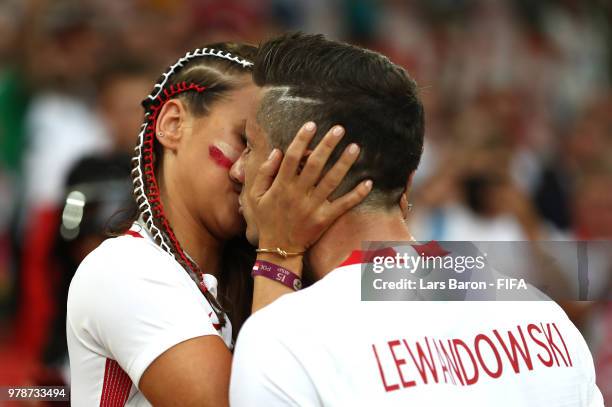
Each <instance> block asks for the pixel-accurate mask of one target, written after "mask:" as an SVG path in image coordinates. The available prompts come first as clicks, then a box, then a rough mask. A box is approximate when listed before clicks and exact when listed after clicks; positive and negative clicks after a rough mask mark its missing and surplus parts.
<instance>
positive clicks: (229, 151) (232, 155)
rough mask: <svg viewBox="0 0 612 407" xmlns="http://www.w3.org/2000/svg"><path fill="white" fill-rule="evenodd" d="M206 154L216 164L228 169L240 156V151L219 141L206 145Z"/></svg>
mask: <svg viewBox="0 0 612 407" xmlns="http://www.w3.org/2000/svg"><path fill="white" fill-rule="evenodd" d="M208 155H210V158H212V160H213V162H214V163H216V164H217V165H218V166H220V167H222V168H225V169H226V170H229V169H230V168H232V165H233V164H234V162H236V160H238V158H239V157H240V153H239V152H238V151H236V149H235V148H234V147H232V146H230V145H229V144H227V143H223V142H219V143H215V145H212V146H210V147H208Z"/></svg>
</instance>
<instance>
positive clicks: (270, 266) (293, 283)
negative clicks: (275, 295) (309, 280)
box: [251, 260, 302, 291]
mask: <svg viewBox="0 0 612 407" xmlns="http://www.w3.org/2000/svg"><path fill="white" fill-rule="evenodd" d="M251 276H253V277H255V276H262V277H266V278H269V279H271V280H274V281H278V282H279V283H281V284H283V285H284V286H287V287H289V288H291V289H292V290H294V291H297V290H299V289H301V288H302V280H301V279H300V277H299V276H298V275H297V274H295V273H293V272H291V271H289V270H287V269H286V268H284V267H281V266H278V265H276V264H274V263H270V262H267V261H263V260H257V261H256V262H255V264H254V265H253V271H252V272H251Z"/></svg>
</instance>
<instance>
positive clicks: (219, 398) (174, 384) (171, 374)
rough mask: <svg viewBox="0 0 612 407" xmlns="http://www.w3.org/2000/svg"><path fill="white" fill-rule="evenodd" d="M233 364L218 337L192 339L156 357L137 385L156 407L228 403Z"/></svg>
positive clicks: (215, 405)
mask: <svg viewBox="0 0 612 407" xmlns="http://www.w3.org/2000/svg"><path fill="white" fill-rule="evenodd" d="M231 363H232V355H231V353H230V351H229V349H228V348H227V346H226V345H225V343H224V342H223V340H222V339H221V338H220V337H219V336H216V335H208V336H201V337H198V338H193V339H189V340H187V341H185V342H181V343H179V344H177V345H175V346H173V347H172V348H170V349H168V350H167V351H165V352H164V353H162V354H161V355H160V356H159V357H158V358H157V359H155V360H154V361H153V363H151V364H150V365H149V367H148V368H147V369H146V370H145V372H144V373H143V375H142V377H141V378H140V383H139V386H138V387H139V389H140V391H142V393H143V394H144V395H145V397H146V398H147V400H149V402H151V404H152V405H154V406H200V407H206V406H214V407H217V406H220V407H222V406H227V405H228V404H229V401H228V389H229V377H230V366H231Z"/></svg>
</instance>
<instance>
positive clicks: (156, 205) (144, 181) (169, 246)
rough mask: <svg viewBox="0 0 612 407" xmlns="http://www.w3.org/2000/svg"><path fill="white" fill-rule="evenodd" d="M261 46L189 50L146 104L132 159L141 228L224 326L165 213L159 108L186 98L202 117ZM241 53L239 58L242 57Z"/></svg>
mask: <svg viewBox="0 0 612 407" xmlns="http://www.w3.org/2000/svg"><path fill="white" fill-rule="evenodd" d="M255 52H256V48H255V47H253V46H249V45H240V44H234V43H222V44H213V45H211V46H209V47H207V48H200V49H196V50H193V51H191V52H188V53H187V54H185V56H183V57H182V58H180V59H179V60H178V61H177V62H176V63H175V64H174V65H172V66H170V68H168V70H167V71H166V72H165V73H163V74H162V76H161V77H160V79H159V80H158V82H157V83H156V84H155V86H154V88H153V91H152V92H151V94H150V95H149V96H148V97H147V98H146V99H145V100H144V101H143V102H142V105H143V107H144V109H145V115H144V123H143V124H142V128H141V131H140V134H139V136H138V145H137V146H136V148H135V155H134V157H133V159H132V167H133V169H132V181H133V184H134V199H135V200H136V205H137V210H138V214H139V215H140V218H141V219H142V221H143V222H144V224H143V225H142V226H144V228H145V229H146V230H147V231H148V232H149V233H150V234H151V236H152V237H153V240H154V241H155V243H156V244H157V245H158V246H159V247H161V248H162V249H163V250H164V251H166V252H167V253H169V254H170V255H171V256H172V257H174V259H175V260H176V261H177V262H178V263H179V264H180V265H181V266H182V267H183V268H184V269H185V270H186V271H187V272H188V273H189V274H190V276H191V277H192V278H195V279H197V282H198V287H199V288H200V290H201V291H202V294H203V295H204V296H205V297H206V299H207V300H208V302H209V303H210V305H211V306H212V308H213V310H214V311H215V313H216V314H217V316H218V319H219V323H220V324H221V326H223V325H225V315H224V312H223V309H222V307H221V306H220V304H219V302H218V301H217V299H216V298H215V297H214V296H213V295H212V294H211V293H210V292H209V291H208V289H207V287H206V286H205V284H204V281H203V279H202V274H203V272H202V270H200V268H199V267H198V265H197V264H195V262H194V261H193V260H192V259H191V258H189V256H188V255H187V254H186V253H185V251H184V250H183V248H182V247H181V244H180V243H179V241H178V239H177V238H176V236H175V234H174V232H173V230H172V226H171V225H170V223H169V222H168V219H167V218H166V216H165V213H164V208H163V204H162V202H161V197H160V191H159V187H158V184H157V177H156V169H157V168H156V166H157V161H158V160H159V158H160V157H161V153H162V147H161V146H160V145H159V143H156V142H155V130H156V126H157V119H158V116H159V112H160V110H161V108H162V106H163V105H164V103H166V102H167V101H168V100H170V99H172V98H181V99H182V100H184V102H185V103H186V105H187V107H188V109H189V110H190V111H191V113H192V114H194V115H198V116H202V115H204V114H206V113H207V112H208V110H209V109H210V105H211V103H213V102H214V101H215V100H218V99H219V98H220V97H221V95H222V94H223V93H225V92H228V91H230V90H232V89H234V88H236V86H237V85H238V83H239V81H238V77H239V76H240V75H244V74H247V73H249V72H250V70H251V67H252V65H253V63H252V62H250V61H249V60H248V59H246V58H251V57H252V56H253V55H254V54H255ZM238 55H240V56H238Z"/></svg>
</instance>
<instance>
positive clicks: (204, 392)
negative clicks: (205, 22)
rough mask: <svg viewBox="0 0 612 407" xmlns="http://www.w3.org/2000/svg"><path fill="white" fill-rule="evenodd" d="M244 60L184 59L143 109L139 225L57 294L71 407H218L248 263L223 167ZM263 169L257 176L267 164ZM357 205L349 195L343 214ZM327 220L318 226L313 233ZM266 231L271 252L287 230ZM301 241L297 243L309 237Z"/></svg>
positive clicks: (232, 187) (237, 123)
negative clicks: (64, 304) (62, 310)
mask: <svg viewBox="0 0 612 407" xmlns="http://www.w3.org/2000/svg"><path fill="white" fill-rule="evenodd" d="M255 52H256V49H255V48H254V47H250V46H246V45H237V44H214V45H211V46H209V47H208V48H203V49H199V50H196V51H193V52H190V53H188V54H186V55H185V57H183V58H181V59H180V60H179V61H178V62H177V63H176V64H174V65H173V66H172V67H170V69H169V70H168V71H167V72H166V73H164V74H163V75H162V77H161V78H160V81H159V82H158V83H157V84H156V85H155V88H154V90H153V93H152V94H151V95H150V96H149V97H148V98H147V99H146V100H145V102H143V105H144V107H145V123H144V124H143V129H142V132H141V134H140V136H139V143H138V146H137V148H136V156H135V157H134V169H133V174H132V175H133V180H134V187H135V189H134V193H135V198H136V201H137V204H138V209H139V217H138V219H137V221H136V222H135V223H134V224H133V225H132V227H131V228H130V229H129V230H128V231H127V232H126V234H125V235H123V236H120V237H116V238H113V239H108V240H106V241H105V242H104V243H103V244H101V245H100V246H99V247H98V248H97V249H96V250H94V251H93V252H92V253H91V254H90V255H89V256H88V257H87V258H86V259H85V260H84V261H83V263H82V264H81V266H80V267H79V269H78V270H77V272H76V274H75V277H74V279H73V280H72V283H71V287H70V293H69V297H68V312H67V331H68V332H67V335H68V347H69V354H70V362H71V374H72V391H71V399H72V403H73V404H74V405H77V406H78V405H94V404H101V405H124V404H126V403H127V405H134V406H136V405H149V403H152V404H154V405H166V404H169V403H172V404H173V405H191V404H194V405H200V406H202V405H214V406H222V405H226V404H227V393H228V385H229V372H230V365H231V353H230V349H231V347H232V323H235V324H236V325H239V324H240V323H241V322H242V320H243V319H244V318H245V316H246V315H245V314H246V312H248V307H249V305H250V302H251V301H250V294H251V291H250V290H251V287H252V285H250V284H252V283H250V282H249V281H247V280H244V277H245V276H247V278H248V279H250V277H248V273H249V271H250V267H251V265H252V261H253V256H251V257H249V256H248V255H247V256H246V257H245V255H244V254H243V253H244V252H243V251H241V249H242V248H244V246H243V245H241V243H240V242H241V240H239V239H238V240H236V239H235V238H236V237H237V236H240V235H241V234H242V233H243V231H244V221H243V219H242V218H241V216H240V215H239V212H238V208H239V204H238V195H239V193H240V186H239V185H238V184H235V183H233V182H232V180H231V177H230V176H229V169H230V167H231V166H232V164H233V162H234V161H236V160H237V158H238V157H239V155H240V154H241V152H242V150H243V149H244V144H243V139H244V135H243V133H244V128H245V118H246V113H245V112H246V111H248V106H249V103H252V95H253V93H254V91H255V90H256V88H255V86H254V85H253V83H252V81H251V78H250V70H249V68H250V66H251V65H252V64H251V62H249V59H250V58H251V57H252V56H253V55H254V53H255ZM302 131H305V130H302ZM326 137H328V136H326ZM330 139H331V137H330ZM321 144H323V143H321ZM327 145H328V146H329V143H327ZM322 148H323V147H321V149H322ZM318 149H319V147H317V148H316V149H315V151H314V152H313V154H316V153H317V150H318ZM278 156H279V154H276V157H277V158H278V159H280V157H278ZM343 159H346V160H347V162H348V160H349V158H348V157H344V156H343ZM350 159H351V160H354V159H356V157H352V158H350ZM275 160H276V158H275ZM269 161H270V162H268V163H267V164H265V165H266V168H267V170H268V171H273V170H274V166H275V165H276V166H277V167H278V165H279V162H276V163H275V162H273V161H274V160H269ZM351 163H352V161H351ZM320 169H321V168H320V167H319V168H317V169H315V170H317V171H320ZM262 172H263V171H262ZM269 175H270V174H268V176H269ZM262 176H266V175H265V174H263V175H262ZM315 178H316V177H315ZM362 192H363V191H362ZM350 194H352V193H350ZM350 194H348V195H350ZM363 196H364V195H363V194H356V195H354V196H353V198H352V200H350V202H351V205H354V204H357V203H358V202H359V201H360V200H361V199H362V198H363ZM295 199H308V197H306V196H304V197H296V198H295ZM264 201H269V199H268V200H264ZM348 202H349V200H345V201H344V203H343V207H344V208H345V209H348V207H347V206H346V205H347V203H348ZM260 209H261V210H262V211H265V210H266V208H265V207H263V206H262V208H260ZM327 213H330V212H327ZM334 217H335V215H334ZM322 219H323V220H324V221H325V222H321V220H322ZM306 221H307V220H306ZM332 221H333V219H332V218H331V217H330V216H328V217H327V218H325V217H321V216H319V217H317V226H322V227H324V226H325V225H329V224H331V222H332ZM304 226H305V227H304V230H309V231H313V230H317V228H316V227H312V225H308V224H306V225H304ZM291 227H292V228H294V229H293V230H299V229H295V227H296V225H291ZM270 230H271V231H274V233H273V234H272V235H268V236H267V241H274V242H279V247H283V246H282V244H283V242H287V241H288V234H289V231H288V230H287V231H284V230H283V225H275V227H271V228H270ZM309 233H311V236H304V237H303V242H305V243H307V242H311V241H313V239H315V238H316V237H317V236H316V233H314V234H313V232H309ZM283 234H285V235H283ZM233 238H234V240H232V239H233ZM301 238H302V237H301ZM291 242H292V244H295V242H296V237H295V236H291ZM304 246H306V244H304ZM251 250H252V249H251ZM267 256H268V257H266V258H267V259H269V256H270V255H269V254H267ZM240 259H243V260H242V264H243V266H242V267H239V266H237V265H239V264H240ZM277 261H278V263H279V264H280V263H281V262H282V259H281V258H280V257H279V258H278V260H277ZM232 270H235V271H240V272H239V273H236V272H234V273H233V272H232ZM269 284H270V290H269V291H267V292H266V290H264V291H263V292H262V291H259V292H258V293H256V296H260V297H262V296H263V300H262V298H259V302H258V304H260V303H262V301H263V302H266V301H270V300H272V299H274V298H275V297H277V296H278V295H280V294H282V293H284V292H287V289H285V288H284V287H282V288H279V287H278V283H276V282H274V281H272V280H270V283H269ZM261 287H262V286H261V285H260V289H261ZM263 287H264V288H265V287H266V285H265V284H264V285H263ZM221 291H222V292H223V295H219V294H220V292H221ZM225 298H226V299H227V300H224V299H225ZM236 304H238V305H236ZM240 304H242V305H240ZM224 307H227V308H228V309H229V318H228V315H226V313H225V312H224ZM230 321H231V322H230ZM235 331H236V330H235Z"/></svg>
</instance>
